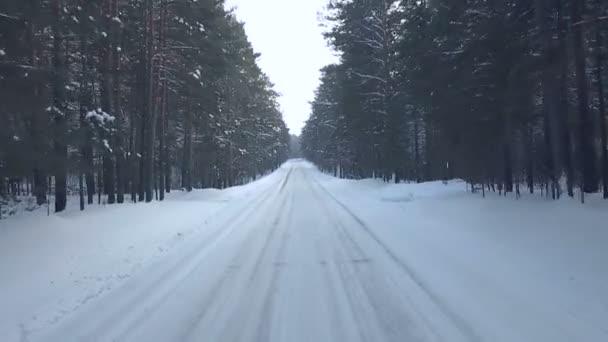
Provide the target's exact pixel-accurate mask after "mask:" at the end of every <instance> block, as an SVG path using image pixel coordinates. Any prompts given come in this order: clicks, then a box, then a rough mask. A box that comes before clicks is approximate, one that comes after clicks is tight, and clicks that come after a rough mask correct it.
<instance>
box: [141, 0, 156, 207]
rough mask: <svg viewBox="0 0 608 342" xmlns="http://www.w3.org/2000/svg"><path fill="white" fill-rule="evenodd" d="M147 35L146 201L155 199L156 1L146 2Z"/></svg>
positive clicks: (144, 138) (144, 146)
mask: <svg viewBox="0 0 608 342" xmlns="http://www.w3.org/2000/svg"><path fill="white" fill-rule="evenodd" d="M145 8H146V16H145V18H146V33H145V36H146V37H145V53H146V56H145V70H146V80H145V88H146V93H145V97H144V101H145V102H144V115H143V116H144V120H143V125H144V126H145V131H144V135H143V137H142V138H143V152H144V154H143V184H144V193H145V201H146V202H151V201H152V199H153V192H152V190H153V187H154V145H155V144H154V143H155V135H156V134H155V133H156V113H155V110H154V109H155V108H154V91H155V89H154V87H155V82H154V81H155V79H154V1H153V0H146V2H145Z"/></svg>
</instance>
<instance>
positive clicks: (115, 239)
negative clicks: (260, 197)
mask: <svg viewBox="0 0 608 342" xmlns="http://www.w3.org/2000/svg"><path fill="white" fill-rule="evenodd" d="M273 177H275V178H276V175H274V176H273V175H271V176H269V177H266V178H264V179H262V180H260V181H258V182H255V183H252V184H248V185H246V186H242V187H235V188H231V189H226V190H223V191H219V190H215V189H206V190H195V191H193V192H191V193H187V192H181V191H177V192H173V193H171V194H168V195H167V200H166V201H165V202H152V203H147V204H145V203H137V204H133V203H125V204H121V205H92V206H90V207H88V208H87V209H86V211H84V212H80V211H79V210H78V199H77V198H72V199H71V201H69V204H70V206H69V208H68V210H67V211H66V212H65V213H61V214H51V215H50V216H47V210H46V206H44V207H42V208H38V209H37V210H34V211H33V212H29V213H28V212H24V211H23V210H21V209H22V208H21V207H28V208H30V207H32V206H31V205H27V206H26V203H30V202H31V201H25V200H24V201H21V202H20V203H21V204H18V205H12V206H11V207H12V208H14V210H15V211H16V214H17V215H16V216H14V217H8V218H5V219H3V220H0V279H1V280H0V303H1V304H0V341H17V340H23V339H25V338H26V337H27V335H28V331H29V330H36V329H38V328H44V327H47V326H50V325H53V324H55V323H57V322H59V321H60V320H61V319H62V318H63V317H64V316H66V315H68V314H70V313H72V312H75V311H77V310H78V309H80V308H81V307H83V306H85V305H86V304H87V303H88V302H90V301H92V300H93V299H96V298H98V297H101V296H103V295H104V294H105V293H107V292H110V291H112V290H113V289H115V288H116V287H118V286H120V285H121V284H123V283H124V282H125V281H126V280H128V279H129V278H130V277H132V276H133V275H135V274H138V272H140V271H141V270H142V269H145V268H146V267H149V266H150V264H154V263H155V262H158V261H159V260H162V259H163V258H164V257H165V256H166V255H168V254H170V253H175V252H176V251H175V250H176V249H177V250H178V251H177V252H179V247H180V246H181V245H182V244H183V243H184V242H185V241H188V240H189V239H192V238H194V237H196V238H204V236H205V234H206V227H207V226H209V225H216V224H218V222H219V221H221V220H224V219H225V218H223V217H220V216H221V215H219V214H220V213H221V212H222V210H224V209H226V207H227V206H228V205H229V204H230V205H233V206H234V205H237V206H238V205H241V204H240V203H241V202H246V201H247V199H248V198H249V197H250V196H251V195H252V194H257V193H258V192H259V191H261V189H263V188H265V187H267V186H268V185H269V184H270V183H269V181H271V180H272V179H273ZM30 204H31V203H30ZM20 208H21V209H20ZM32 209H35V208H33V207H32Z"/></svg>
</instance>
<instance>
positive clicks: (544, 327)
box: [318, 175, 608, 342]
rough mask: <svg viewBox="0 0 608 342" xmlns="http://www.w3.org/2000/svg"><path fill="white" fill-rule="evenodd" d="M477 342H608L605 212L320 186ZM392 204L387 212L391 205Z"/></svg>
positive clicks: (573, 205) (341, 184) (422, 189)
mask: <svg viewBox="0 0 608 342" xmlns="http://www.w3.org/2000/svg"><path fill="white" fill-rule="evenodd" d="M318 177H319V178H320V179H321V183H322V184H323V185H324V186H326V188H327V189H328V191H329V192H331V193H333V194H335V196H336V198H337V199H339V200H340V201H341V202H342V203H344V205H345V206H347V207H348V208H349V209H351V210H352V211H353V212H354V213H356V214H357V215H358V216H359V217H360V218H361V219H362V220H363V221H364V222H365V223H366V224H368V225H369V226H370V227H371V228H373V230H374V234H376V236H377V237H378V238H379V239H381V240H382V241H383V242H384V243H386V244H387V246H389V247H390V248H391V250H392V251H395V253H397V254H398V256H399V258H400V260H405V261H406V262H407V264H408V266H409V267H410V268H411V270H412V272H414V273H415V274H416V277H418V278H419V279H420V281H421V282H422V283H423V284H424V286H426V287H428V289H429V291H432V292H433V293H435V294H436V296H437V297H438V298H440V300H441V301H442V302H444V303H445V305H446V306H449V307H451V308H452V309H453V311H454V312H455V313H456V315H458V319H459V320H461V321H462V322H468V326H469V329H470V330H471V331H472V332H473V333H474V335H475V336H478V337H479V340H482V341H505V342H509V341H533V342H538V341H548V342H550V341H590V342H591V341H593V342H595V341H598V342H599V341H608V247H607V246H608V203H607V202H606V201H604V200H601V199H600V198H599V197H598V196H589V198H588V199H587V200H588V203H587V204H585V205H582V204H580V203H579V202H578V200H575V199H570V198H565V199H562V200H560V201H552V200H549V199H547V198H544V197H541V196H539V195H528V194H524V195H523V197H522V198H521V199H519V200H516V199H515V198H514V197H513V196H512V195H509V196H508V197H506V198H505V197H501V196H499V195H497V194H495V193H488V194H487V197H486V198H485V199H484V198H482V197H481V194H476V195H473V194H471V193H468V192H466V185H465V183H463V182H458V181H456V182H450V183H449V184H447V185H445V184H443V183H442V182H430V183H423V184H398V185H395V184H386V183H383V182H382V181H378V180H361V181H353V180H338V179H335V178H333V177H329V176H327V175H320V176H318ZM391 202H392V203H391Z"/></svg>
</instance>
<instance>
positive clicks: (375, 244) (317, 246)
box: [0, 161, 608, 342]
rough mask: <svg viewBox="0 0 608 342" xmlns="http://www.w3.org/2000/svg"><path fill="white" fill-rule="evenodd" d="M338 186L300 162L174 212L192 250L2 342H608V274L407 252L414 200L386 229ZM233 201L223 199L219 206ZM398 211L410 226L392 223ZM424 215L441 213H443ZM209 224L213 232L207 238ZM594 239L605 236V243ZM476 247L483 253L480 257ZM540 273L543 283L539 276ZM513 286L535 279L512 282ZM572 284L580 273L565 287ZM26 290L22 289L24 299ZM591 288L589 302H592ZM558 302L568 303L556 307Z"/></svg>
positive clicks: (419, 241) (495, 248) (429, 242)
mask: <svg viewBox="0 0 608 342" xmlns="http://www.w3.org/2000/svg"><path fill="white" fill-rule="evenodd" d="M327 178H329V177H327V176H325V175H322V174H320V173H319V172H318V171H317V170H316V169H315V168H313V167H312V166H311V165H310V164H308V163H306V162H303V161H291V162H289V163H287V164H286V165H285V166H283V167H282V168H281V169H279V170H278V171H277V172H275V173H274V174H272V175H270V176H267V177H266V178H264V179H263V180H261V181H258V182H256V183H254V184H253V185H251V186H246V187H244V188H245V189H247V188H248V187H249V188H250V189H249V191H248V192H245V191H242V190H239V191H236V192H233V194H232V197H231V198H230V199H229V200H225V202H227V203H228V204H226V205H218V207H217V208H215V209H214V210H215V211H214V213H213V215H211V216H209V215H210V214H209V213H203V212H200V219H198V220H197V219H192V217H196V215H194V216H192V217H190V219H189V221H187V223H183V222H180V217H181V216H180V215H179V213H176V215H175V216H173V217H172V223H170V224H172V225H175V226H180V225H181V226H184V225H186V226H187V225H190V226H191V227H185V228H184V231H186V232H189V231H194V232H196V233H192V234H189V235H186V236H185V237H182V235H181V234H182V233H181V232H180V233H178V236H179V237H182V240H183V241H180V242H179V243H177V244H176V247H175V248H171V249H167V251H164V252H163V253H162V255H160V256H158V257H156V258H154V259H153V260H152V261H149V262H147V263H144V266H141V267H140V268H138V269H137V270H136V271H133V272H130V273H127V274H125V276H124V279H123V278H120V279H119V280H114V281H113V282H112V283H108V284H105V283H104V284H103V285H102V286H101V287H99V289H98V290H95V291H92V292H91V293H88V294H87V295H86V296H81V297H80V298H79V299H78V301H77V302H78V303H77V304H78V305H71V306H70V305H67V304H66V305H64V306H63V308H62V309H58V308H61V305H56V306H55V310H56V311H58V312H53V313H49V311H52V309H46V310H38V313H36V314H32V313H31V312H22V313H19V310H18V309H15V319H17V320H18V322H2V323H3V324H0V328H1V329H4V331H0V333H4V334H5V337H6V338H2V339H1V340H3V341H5V340H12V339H14V340H22V341H222V342H224V341H226V342H228V341H263V342H270V341H284V342H286V341H289V342H298V341H336V342H339V341H349V342H355V341H372V342H381V341H387V342H388V341H399V342H407V341H449V342H457V341H511V342H516V341H533V342H538V341H590V342H593V341H597V342H599V341H606V340H608V332H607V328H606V327H608V324H605V323H608V321H606V320H605V319H606V318H607V317H608V315H607V314H606V313H607V311H608V307H607V306H606V294H605V293H604V297H603V298H597V297H596V298H593V297H592V296H591V294H592V293H594V292H593V291H597V293H602V291H601V289H602V288H603V289H604V290H608V288H604V286H605V285H606V277H605V275H595V276H596V277H595V278H594V276H587V275H586V273H585V274H581V275H580V278H581V279H580V282H579V284H577V286H578V287H576V286H574V287H569V283H568V282H564V283H563V286H562V285H560V284H561V283H560V282H559V281H557V280H556V281H555V282H554V283H551V281H552V279H551V277H553V276H555V275H557V276H559V275H558V274H559V273H560V271H556V272H555V274H553V273H551V269H544V268H545V267H544V265H541V264H535V262H538V261H535V260H529V264H528V268H526V267H524V266H523V264H525V263H526V262H525V261H524V262H522V263H520V261H521V260H520V259H515V260H513V263H510V262H505V261H504V260H502V259H501V256H503V253H504V254H505V255H507V249H506V247H504V246H501V244H500V242H497V243H495V244H494V245H492V244H490V242H491V241H492V240H491V239H490V238H488V237H487V236H486V237H483V238H479V237H477V235H476V234H477V233H475V231H473V233H472V232H471V231H470V230H469V231H466V230H465V231H463V232H459V233H458V234H454V233H452V234H453V235H447V236H446V237H445V238H446V239H448V241H447V243H446V246H447V245H450V244H455V245H460V247H459V248H461V249H462V250H461V251H460V252H458V254H459V255H460V257H458V258H457V257H454V258H452V257H451V255H450V249H449V248H446V249H445V250H440V249H436V250H434V248H435V247H437V246H438V245H437V238H436V237H433V235H434V234H435V233H437V234H438V233H439V232H437V231H433V230H431V229H430V228H429V230H428V231H427V233H426V234H429V236H423V235H421V232H420V231H416V230H414V232H409V233H408V234H405V233H404V234H405V235H404V236H405V237H403V238H400V239H402V241H407V239H408V235H409V236H411V239H413V241H415V245H414V244H408V243H406V242H403V243H401V242H400V243H395V241H397V240H398V239H397V238H396V237H397V236H399V235H398V234H397V235H395V234H394V235H392V236H393V237H395V240H393V239H392V238H390V235H386V232H387V231H388V230H389V229H394V227H398V226H400V225H401V226H408V225H414V224H420V228H424V227H425V222H419V221H420V220H418V219H417V220H416V221H409V222H408V212H407V207H404V206H403V205H404V203H407V202H408V201H410V200H413V199H412V198H410V197H407V196H406V197H405V198H401V199H396V198H393V197H390V196H389V197H386V198H384V200H383V201H379V200H378V203H380V202H381V203H382V206H384V207H386V208H390V211H385V212H384V214H383V212H382V211H380V210H379V211H377V212H376V213H375V215H386V216H385V217H386V220H383V219H382V217H378V216H374V215H370V214H364V213H365V212H366V210H365V208H364V207H362V206H366V204H365V203H372V202H371V200H370V202H365V201H363V202H357V203H359V206H356V205H351V204H349V202H348V201H347V199H349V198H350V199H351V200H352V199H353V198H352V195H349V194H348V193H347V192H339V191H338V190H339V188H337V187H336V186H333V187H329V185H331V184H332V183H328V182H327ZM351 190H353V189H351ZM353 191H354V190H353ZM368 193H369V194H370V196H371V195H372V193H373V191H372V189H371V188H370V189H369V191H366V190H365V189H359V191H358V192H356V195H355V196H366V194H368ZM241 195H242V196H241ZM222 196H223V195H222ZM469 196H470V195H469ZM371 197H373V196H371ZM448 197H449V196H448ZM375 200H377V199H375ZM223 201H224V200H222V199H221V197H220V201H218V202H220V203H221V202H223ZM193 202H194V205H192V204H190V207H188V208H190V209H189V210H190V211H191V212H193V213H196V212H197V210H203V209H197V208H198V207H197V206H196V205H197V204H196V203H197V202H196V201H193ZM477 203H479V202H477ZM368 205H371V204H368ZM391 205H392V207H391ZM387 206H388V207H387ZM201 208H203V207H201ZM404 208H406V209H405V210H404ZM410 210H411V213H410V215H411V217H416V215H419V216H420V213H417V211H419V210H421V209H420V208H418V207H412V208H411V209H410ZM395 211H399V212H400V214H399V215H400V216H393V217H389V215H390V214H389V212H395ZM426 214H427V215H430V216H433V215H434V213H433V212H432V211H428V212H427V213H426ZM422 216H424V215H422ZM422 216H421V217H422ZM396 217H397V219H396ZM455 217H456V216H455ZM398 218H401V220H400V221H399V219H398ZM429 219H430V218H429ZM202 221H204V229H199V228H200V226H201V224H202ZM368 222H373V224H372V223H368ZM164 224H168V223H167V222H165V223H164ZM391 225H392V226H391ZM413 229H416V228H415V227H414V228H413ZM423 233H424V232H423ZM469 235H475V237H469ZM387 236H389V238H386V237H387ZM596 237H598V238H605V237H606V234H605V232H599V233H597V236H596ZM475 239H482V240H483V241H481V240H479V241H478V240H475ZM460 240H462V241H460ZM463 241H464V242H463ZM499 241H502V242H503V243H505V244H506V243H508V240H500V239H499ZM425 242H426V244H425ZM467 243H470V244H472V245H476V243H479V245H478V247H479V249H480V251H479V252H478V253H479V254H477V253H473V252H472V249H471V248H467V247H466V246H467ZM482 243H483V244H486V245H485V246H484V245H482ZM487 244H490V245H487ZM559 246H560V245H559V244H558V245H557V247H558V248H559ZM519 247H521V246H518V248H519ZM57 248H59V249H60V248H61V247H60V246H57ZM130 248H131V247H130ZM509 248H510V247H509ZM403 250H405V252H404V251H403ZM511 252H513V250H511V249H509V252H508V253H511ZM408 253H410V255H412V256H411V259H408ZM471 253H473V254H471ZM512 254H513V255H515V254H517V253H512ZM558 254H559V253H558ZM572 254H574V256H573V257H578V258H579V259H578V260H574V261H573V262H579V263H585V262H588V263H591V261H590V260H592V259H593V260H596V261H598V262H600V261H601V262H603V265H604V267H605V265H606V259H604V260H603V261H602V260H598V259H597V258H605V256H606V254H605V253H601V254H595V255H591V256H586V255H576V253H575V252H572ZM509 255H510V254H509ZM491 256H494V257H491ZM526 256H527V254H525V253H522V254H521V255H520V257H521V258H524V257H526ZM476 258H480V259H484V258H486V259H487V260H485V261H484V260H477V261H475V262H476V263H477V264H479V265H480V266H479V267H474V268H470V267H468V264H467V262H471V260H474V259H476ZM493 258H495V260H494V259H493ZM551 258H555V254H553V255H551ZM554 261H555V262H559V259H556V260H554ZM484 262H487V264H488V265H490V266H484ZM412 265H415V266H412ZM518 265H522V266H521V267H522V268H523V270H522V268H520V267H519V266H518ZM537 266H538V267H540V268H542V269H535V267H537ZM580 266H581V267H590V266H589V265H587V264H580ZM1 267H2V266H0V271H2V270H3V269H2V268H1ZM427 268H428V269H427ZM5 269H6V267H5ZM463 270H466V272H463ZM492 270H494V271H492ZM31 272H35V270H31ZM54 272H55V271H54ZM518 272H521V273H518ZM535 272H540V273H542V272H545V273H544V274H543V276H542V277H540V278H539V277H537V276H536V274H537V273H535ZM70 274H71V273H70ZM504 275H507V277H505V276H504ZM510 276H514V277H522V279H524V280H523V281H521V280H517V279H515V280H513V279H511V280H509V279H507V278H508V277H510ZM574 276H577V277H578V276H579V275H577V274H574V275H572V274H566V275H564V277H574ZM585 277H587V278H585ZM539 279H540V280H539ZM541 280H542V281H541ZM101 282H102V283H103V280H101ZM9 286H10V281H9V285H7V288H8V287H9ZM17 286H18V285H15V289H17ZM58 286H59V285H58ZM1 288H2V285H0V289H1ZM27 288H28V286H27V285H24V288H23V289H24V291H26V290H25V289H27ZM70 289H71V288H70V286H68V285H65V286H63V287H62V288H61V286H60V290H58V291H57V292H54V293H52V294H50V295H49V296H53V298H57V297H59V298H64V299H62V300H64V301H69V295H67V294H66V293H62V291H64V292H67V291H70ZM586 289H587V290H589V291H590V292H587V293H586V294H585V293H582V292H584V291H585V290H586ZM8 290H10V288H8ZM8 290H7V291H8ZM88 290H89V291H90V290H91V288H90V287H89V288H88ZM15 291H16V290H15ZM74 291H76V289H75V290H74ZM8 292H10V291H8ZM4 295H6V293H5V294H4ZM586 295H589V296H591V297H592V298H587V297H585V296H586ZM62 296H63V297H62ZM563 296H565V297H566V298H565V299H564V297H563ZM555 298H561V301H562V302H561V303H560V302H551V300H552V299H555ZM0 299H7V300H9V299H10V298H0ZM46 300H49V298H46ZM59 304H61V302H60V303H59ZM12 305H14V306H15V307H18V306H19V305H20V304H19V303H14V302H13V303H12ZM19 315H22V316H23V317H19ZM45 315H46V316H47V317H45ZM6 316H7V314H6V313H5V314H3V315H2V317H3V318H5V317H6ZM26 316H27V317H26ZM48 317H55V318H54V319H48ZM9 326H10V327H13V328H15V329H14V331H13V330H11V329H10V328H9Z"/></svg>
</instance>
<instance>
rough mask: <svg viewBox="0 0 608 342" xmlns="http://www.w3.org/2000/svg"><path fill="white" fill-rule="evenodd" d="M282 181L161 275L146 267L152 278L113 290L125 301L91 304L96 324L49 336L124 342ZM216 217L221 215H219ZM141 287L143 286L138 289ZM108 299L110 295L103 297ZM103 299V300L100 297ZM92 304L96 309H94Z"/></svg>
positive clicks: (165, 266)
mask: <svg viewBox="0 0 608 342" xmlns="http://www.w3.org/2000/svg"><path fill="white" fill-rule="evenodd" d="M283 179H284V178H283V177H281V179H280V180H279V181H278V182H276V183H273V185H270V186H269V187H268V188H267V189H265V190H264V191H263V192H262V193H261V194H260V195H259V197H257V198H255V199H254V200H253V201H252V202H246V205H245V206H244V207H243V208H242V209H241V210H239V211H238V216H236V217H231V218H230V219H231V220H232V222H229V223H228V226H226V227H223V226H222V225H221V224H217V225H216V230H215V231H213V232H211V233H210V234H209V235H208V236H205V237H204V238H202V239H200V237H199V239H200V240H199V239H197V240H193V242H192V243H191V244H189V245H188V246H185V247H186V248H187V250H186V251H185V252H182V253H181V254H180V255H178V258H176V259H173V260H171V262H170V263H169V264H161V265H162V267H161V268H162V270H161V272H158V271H157V269H155V268H154V266H155V265H154V264H153V265H150V266H148V268H149V269H151V272H142V273H143V275H144V276H145V275H148V274H150V273H152V274H154V277H153V279H145V280H144V281H138V280H139V279H138V277H137V276H136V277H134V278H132V279H130V280H128V281H127V282H126V283H125V284H123V285H122V286H120V287H118V288H116V290H127V291H116V292H121V293H119V295H120V294H122V292H128V293H129V294H131V293H132V295H130V296H127V297H126V298H124V297H122V296H121V297H119V298H118V302H119V303H118V304H116V303H115V302H114V301H112V300H106V301H104V302H101V303H91V305H92V306H93V308H97V309H98V310H96V311H98V312H99V314H101V315H102V317H99V314H97V315H96V317H97V320H96V322H83V323H85V324H84V325H85V326H86V325H88V327H85V328H84V330H82V329H83V328H82V326H80V327H79V329H78V328H75V327H73V326H74V325H75V324H77V323H78V320H76V322H70V325H68V326H65V327H63V326H61V325H59V327H60V328H63V329H57V330H54V331H52V332H51V334H55V336H60V337H61V340H66V338H65V336H73V332H72V331H79V332H81V333H82V336H77V337H76V336H74V339H73V340H83V339H84V340H91V339H92V340H99V339H100V338H101V339H108V340H124V339H125V338H126V336H128V335H129V334H131V333H133V332H135V331H137V327H138V326H140V325H142V323H144V321H145V320H146V318H147V317H148V316H149V315H151V314H152V313H153V312H154V311H155V310H157V309H158V308H159V306H160V305H161V303H162V302H163V301H164V300H166V299H167V297H169V296H170V295H171V293H172V291H173V290H174V286H176V285H177V284H179V282H180V280H181V279H185V278H187V277H188V276H189V275H190V274H191V273H192V272H194V271H195V270H196V269H197V266H198V265H199V264H200V263H201V262H202V261H203V260H204V256H205V255H206V253H207V252H208V251H209V249H213V248H214V247H216V246H217V245H218V244H219V243H220V242H221V241H222V240H224V239H226V238H227V237H229V236H230V235H231V234H232V233H234V232H235V231H236V230H237V229H238V228H239V224H238V223H240V222H242V221H246V219H247V218H248V217H249V215H251V214H252V213H255V212H257V211H258V210H259V208H260V207H261V206H263V205H264V204H265V203H267V202H269V201H270V200H272V199H273V194H276V193H277V191H276V189H277V188H276V185H278V184H280V182H281V180H283ZM219 214H220V215H221V213H219ZM163 261H164V260H163ZM142 284H143V286H141V285H142ZM111 295H112V292H110V293H109V294H108V295H107V296H111ZM105 298H106V296H104V299H105ZM110 299H112V298H110ZM141 303H146V304H147V305H141ZM95 304H99V305H98V306H97V307H96V306H95ZM99 307H101V308H99ZM102 313H103V314H102ZM118 317H120V319H119V318H118ZM117 320H119V321H117ZM66 331H67V332H72V334H70V333H66ZM52 336H53V335H51V336H50V337H51V338H48V337H45V338H43V340H57V338H52Z"/></svg>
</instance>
